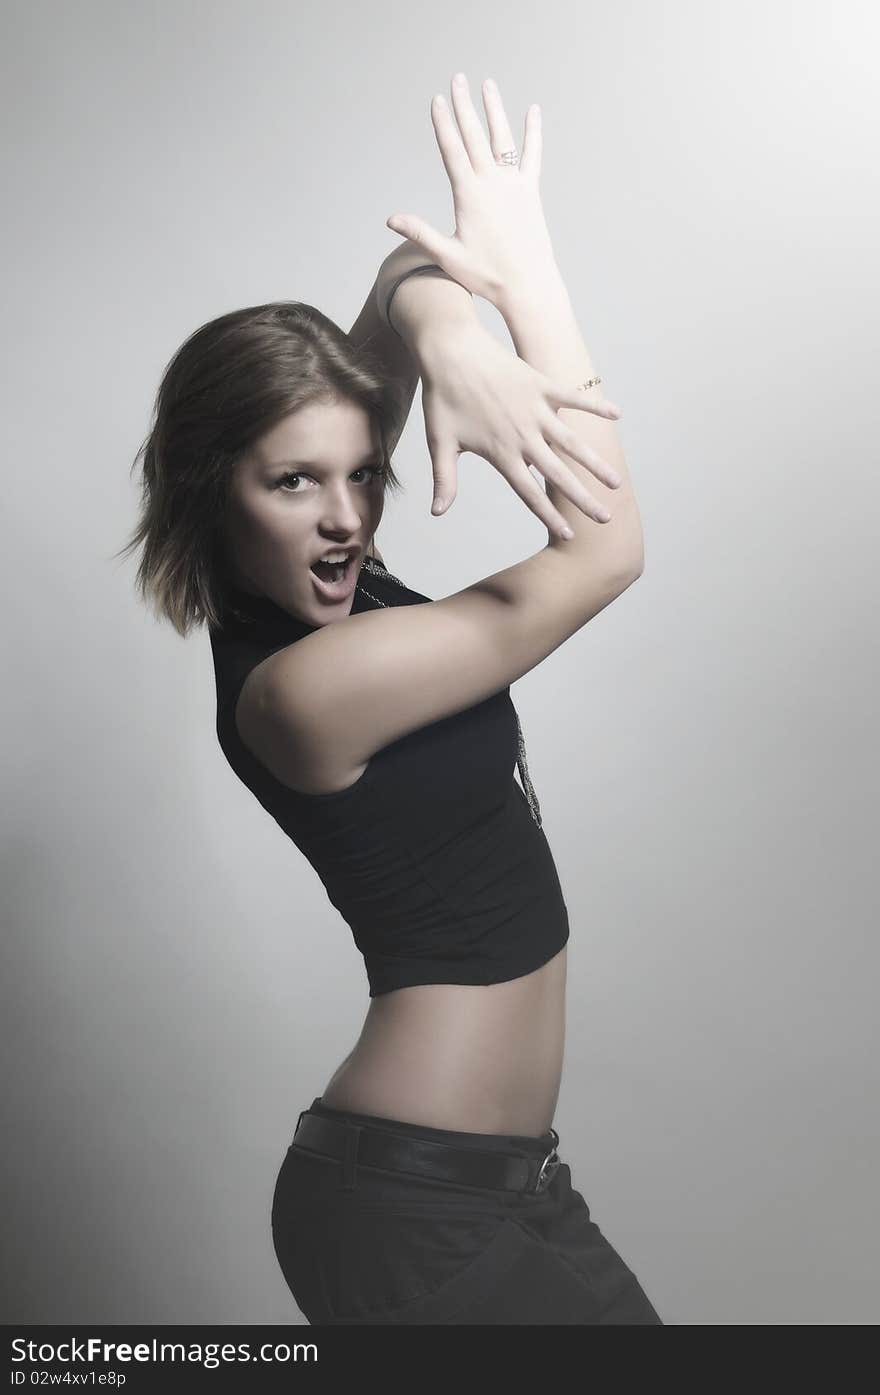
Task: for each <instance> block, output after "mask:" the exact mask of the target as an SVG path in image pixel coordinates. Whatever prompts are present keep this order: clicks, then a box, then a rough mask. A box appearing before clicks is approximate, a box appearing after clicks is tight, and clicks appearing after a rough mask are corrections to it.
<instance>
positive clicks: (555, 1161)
mask: <svg viewBox="0 0 880 1395" xmlns="http://www.w3.org/2000/svg"><path fill="white" fill-rule="evenodd" d="M550 1132H551V1133H552V1134H553V1137H554V1138H555V1139H556V1143H554V1145H553V1147H552V1148H551V1149H550V1152H549V1153H548V1154H547V1156H546V1158H545V1159H544V1161H543V1162H542V1163H541V1166H540V1169H539V1171H538V1176H537V1178H536V1180H535V1191H536V1192H541V1191H543V1190H544V1188H545V1186H547V1185H548V1184H549V1183H550V1181H551V1180H552V1178H553V1175H554V1173H555V1172H556V1169H557V1168H558V1167H559V1164H560V1161H561V1159H560V1157H559V1154H558V1152H557V1150H556V1144H557V1143H558V1142H559V1134H558V1133H557V1132H556V1130H555V1129H551V1130H550Z"/></svg>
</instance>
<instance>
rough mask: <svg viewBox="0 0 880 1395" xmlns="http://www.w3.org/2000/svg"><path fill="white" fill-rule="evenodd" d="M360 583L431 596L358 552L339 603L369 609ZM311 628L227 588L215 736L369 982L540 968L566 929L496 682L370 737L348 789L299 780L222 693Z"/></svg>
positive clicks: (375, 987)
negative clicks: (296, 854)
mask: <svg viewBox="0 0 880 1395" xmlns="http://www.w3.org/2000/svg"><path fill="white" fill-rule="evenodd" d="M367 593H371V594H367ZM373 598H378V600H379V601H381V602H382V603H383V604H385V605H387V606H394V605H419V604H425V603H427V604H430V603H431V602H430V599H429V597H427V596H422V595H420V594H419V592H417V591H411V590H410V589H409V587H407V586H403V585H401V584H399V583H395V582H394V581H389V580H388V573H387V572H385V571H384V569H381V568H380V567H379V566H378V565H377V564H371V565H370V566H369V569H368V568H367V565H366V564H365V566H364V568H363V569H362V571H361V580H359V582H358V586H357V589H356V591H355V594H354V597H353V600H352V607H351V610H352V613H353V614H357V613H358V612H360V611H364V610H375V609H378V605H377V601H376V599H373ZM316 628H317V627H316V626H313V625H309V624H307V623H306V622H305V621H303V620H299V619H297V618H296V617H294V616H292V615H290V614H289V613H288V612H287V611H285V610H283V609H282V608H281V607H280V606H277V605H276V604H275V602H274V601H272V600H270V599H269V598H268V597H265V596H260V597H253V596H250V595H248V594H247V593H245V592H243V591H240V590H238V589H237V588H236V589H231V590H230V591H229V592H228V598H227V604H226V607H225V609H224V612H223V619H222V624H221V625H220V626H212V627H211V628H210V630H209V634H210V641H211V649H212V653H213V658H214V673H215V680H216V689H217V736H218V739H219V742H220V746H221V748H222V750H223V753H224V755H225V756H226V759H227V760H228V762H229V764H230V765H231V766H232V769H233V770H234V771H235V774H236V775H237V776H238V777H239V779H240V780H242V781H243V783H244V784H245V785H246V786H247V787H248V789H249V790H251V792H252V793H253V794H254V795H255V796H256V798H257V799H258V800H259V802H260V803H261V804H262V806H263V808H264V809H266V810H267V811H268V813H270V814H271V815H272V817H273V818H274V819H275V821H276V822H277V823H278V824H279V825H280V827H281V828H282V829H283V830H284V832H285V833H286V834H287V835H288V837H289V838H291V839H292V841H293V842H294V843H295V844H296V846H297V847H298V848H299V849H300V851H301V852H302V853H303V854H304V855H305V856H306V857H307V858H308V860H309V862H310V863H311V864H312V867H313V868H314V870H315V871H316V872H317V874H318V876H319V877H320V879H321V881H322V882H323V884H324V887H325V890H326V892H327V895H328V897H329V899H330V901H331V903H332V905H333V906H335V907H336V909H337V910H338V911H339V912H340V914H341V915H342V917H343V919H344V920H345V921H346V922H347V924H348V926H349V927H350V929H351V931H352V934H353V936H354V941H355V944H356V946H357V948H358V949H359V950H360V952H361V954H362V955H363V957H364V966H365V969H366V974H367V980H368V983H369V995H370V997H371V998H374V997H376V996H378V995H379V994H381V993H388V992H391V991H392V990H393V989H395V988H405V987H410V986H412V985H414V984H422V983H470V984H490V983H503V982H506V981H507V980H509V979H514V978H519V977H521V976H522V975H524V974H528V973H531V972H532V971H533V970H535V969H538V968H540V967H541V965H542V964H545V963H547V961H548V960H549V959H552V958H553V956H554V955H556V954H557V953H558V952H559V951H560V950H561V949H562V948H563V946H564V945H565V944H566V942H567V941H568V935H569V924H568V912H567V909H566V905H565V901H564V899H563V895H562V889H561V887H560V883H559V877H558V875H557V871H556V865H555V863H554V861H553V856H552V854H551V851H550V847H549V844H548V843H547V839H546V836H545V834H544V832H543V830H542V828H541V827H540V825H539V823H537V822H536V820H535V818H533V816H532V812H531V809H530V807H529V803H528V800H527V799H526V795H525V794H524V793H523V790H522V788H521V787H520V785H519V784H518V783H517V782H516V780H515V779H514V775H513V771H514V768H515V765H516V761H517V751H518V724H517V715H516V710H515V708H514V706H513V703H512V702H511V699H510V689H509V687H506V688H504V689H502V690H501V691H500V692H498V693H496V694H494V695H493V696H492V697H490V698H487V699H486V700H485V701H483V702H479V703H477V704H476V705H475V706H473V707H469V708H467V709H465V710H464V711H462V712H457V713H454V714H453V715H452V716H449V717H444V718H442V719H441V720H440V721H436V722H431V723H430V724H429V725H427V726H424V727H420V728H419V729H418V730H416V731H412V732H408V733H407V734H406V735H404V736H403V737H401V738H400V739H399V740H397V741H393V742H392V743H391V744H390V745H388V746H385V747H383V748H382V749H381V750H379V751H377V752H376V753H375V755H373V757H372V758H371V759H370V761H369V763H368V765H367V768H366V770H365V771H364V773H363V774H362V775H361V776H360V778H359V779H358V780H356V781H355V783H354V784H353V785H349V786H348V787H347V788H346V789H342V790H335V791H332V792H330V793H324V794H306V793H303V792H300V791H297V790H293V789H291V788H290V787H289V786H287V785H284V784H282V783H281V782H280V781H279V780H277V779H276V778H275V777H274V776H273V775H272V774H271V773H270V771H269V770H268V769H267V768H266V766H264V765H263V764H262V763H261V762H260V761H259V760H257V758H256V757H255V756H254V755H252V754H251V752H250V751H249V750H248V749H247V747H246V746H245V745H244V743H243V742H242V740H241V738H240V737H239V735H238V730H237V728H236V725H235V704H236V702H237V700H238V695H239V693H240V691H241V688H242V685H243V683H244V681H245V678H246V677H247V675H248V674H249V673H250V671H251V669H253V668H254V667H256V665H257V664H258V663H260V662H261V660H263V659H265V658H267V657H268V656H269V655H270V654H272V653H274V652H275V651H276V650H277V649H281V648H283V647H284V646H286V645H288V644H291V643H294V642H295V641H296V640H297V639H301V638H302V637H303V636H304V635H306V634H311V633H312V632H313V631H314V630H315V629H316Z"/></svg>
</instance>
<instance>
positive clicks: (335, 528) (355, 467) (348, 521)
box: [225, 400, 384, 625]
mask: <svg viewBox="0 0 880 1395" xmlns="http://www.w3.org/2000/svg"><path fill="white" fill-rule="evenodd" d="M381 464H382V455H381V448H380V445H379V440H378V433H374V431H373V429H372V425H371V421H370V417H369V414H368V413H367V411H366V409H365V408H364V407H362V406H361V405H360V404H359V403H356V402H350V401H342V400H339V401H337V402H335V403H333V404H332V405H328V404H326V403H320V404H319V403H311V404H310V405H309V406H307V407H301V408H300V409H299V410H298V411H296V412H292V413H291V414H290V416H288V417H285V418H284V420H283V421H281V422H279V423H278V425H277V426H275V427H273V428H272V430H271V431H268V432H267V433H266V435H265V436H262V437H261V438H260V440H259V441H258V442H256V444H255V445H254V446H253V447H252V448H251V450H250V451H248V453H247V454H246V455H245V456H244V457H243V458H242V459H241V460H240V461H239V462H238V463H237V465H236V466H235V470H234V472H233V476H232V479H231V481H230V493H229V507H228V512H227V517H226V529H225V536H226V546H227V557H228V561H229V565H230V567H231V570H232V575H233V580H234V581H235V582H236V584H237V585H238V586H240V587H242V588H243V589H244V590H245V591H249V592H250V593H251V594H253V595H259V596H268V597H269V598H270V599H271V600H273V601H275V602H276V604H277V605H280V606H281V607H282V608H283V609H284V610H287V611H289V612H290V613H291V614H293V615H296V616H298V617H299V618H300V619H301V620H305V621H306V622H307V624H310V625H326V624H328V623H330V622H331V621H333V620H341V619H343V618H344V617H345V616H346V615H348V614H349V613H350V611H351V605H352V599H353V597H354V589H355V585H356V583H357V578H358V572H359V571H360V567H361V563H362V561H363V558H364V554H365V553H366V551H367V548H368V547H369V545H370V541H371V539H372V537H373V534H374V533H375V531H376V529H377V527H378V526H379V521H380V519H381V517H382V509H383V507H384V481H383V478H382V474H381ZM340 552H347V553H348V554H349V559H348V563H347V565H346V569H345V574H344V577H343V580H342V581H341V582H334V581H332V580H324V581H322V580H321V579H320V578H321V576H324V577H325V578H330V577H331V572H330V571H329V570H328V568H326V567H319V568H318V574H316V573H315V572H314V571H313V570H312V567H313V565H314V563H315V562H316V561H317V560H318V559H319V558H323V557H325V556H327V554H333V553H337V554H338V553H340ZM337 574H338V573H335V572H333V573H332V575H333V576H335V575H337Z"/></svg>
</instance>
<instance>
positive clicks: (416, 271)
mask: <svg viewBox="0 0 880 1395" xmlns="http://www.w3.org/2000/svg"><path fill="white" fill-rule="evenodd" d="M423 271H439V272H440V275H441V276H445V277H446V279H447V281H454V280H455V277H454V276H450V275H449V272H448V271H444V270H443V268H442V266H438V265H437V263H436V262H426V263H425V264H424V265H423V266H414V267H410V269H409V271H405V272H404V273H403V275H402V276H398V278H397V280H396V281H395V282H394V285H393V286H392V287H391V290H390V291H389V292H388V295H387V297H386V299H385V320H386V323H387V325H388V327H389V329H393V330H394V333H395V334H396V335H397V337H398V339H399V338H400V337H401V334H400V331H399V330H398V329H396V328H395V326H394V322H393V321H392V319H391V315H390V313H389V311H390V309H391V302H392V300H393V299H394V293H395V291H396V290H397V288H398V286H400V285H401V284H402V283H403V282H404V281H405V280H406V279H407V277H408V276H418V275H420V273H421V272H423ZM459 284H460V283H459V282H456V285H459ZM468 295H472V292H470V291H468Z"/></svg>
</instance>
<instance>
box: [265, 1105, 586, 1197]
mask: <svg viewBox="0 0 880 1395" xmlns="http://www.w3.org/2000/svg"><path fill="white" fill-rule="evenodd" d="M550 1133H551V1134H552V1135H553V1139H554V1143H553V1147H552V1148H551V1149H550V1151H549V1152H548V1153H547V1155H546V1156H545V1157H543V1158H529V1157H523V1156H522V1155H517V1154H515V1153H501V1152H498V1153H496V1152H492V1151H490V1150H487V1149H480V1148H454V1147H451V1146H450V1145H448V1144H446V1143H433V1142H431V1141H429V1140H428V1139H425V1138H413V1137H411V1136H410V1135H406V1134H399V1133H398V1134H395V1133H392V1132H390V1131H386V1130H385V1129H378V1128H371V1127H370V1126H369V1125H365V1124H355V1123H354V1122H352V1123H350V1124H346V1123H343V1122H342V1121H341V1120H340V1121H337V1120H336V1119H325V1118H324V1117H323V1116H322V1115H319V1114H310V1113H309V1111H308V1110H307V1109H304V1110H303V1112H302V1113H301V1114H300V1116H299V1120H298V1122H297V1126H296V1131H295V1133H294V1135H293V1144H292V1146H294V1147H296V1148H303V1149H304V1150H305V1151H306V1152H311V1153H319V1154H321V1155H322V1156H323V1157H327V1158H339V1159H341V1160H343V1161H345V1162H346V1163H347V1165H348V1166H349V1167H352V1166H353V1165H355V1164H360V1165H362V1166H364V1167H384V1168H389V1169H390V1170H391V1171H397V1172H411V1173H414V1174H415V1175H416V1176H419V1177H433V1178H436V1179H437V1180H438V1181H443V1182H463V1183H464V1184H465V1185H467V1186H471V1187H493V1188H496V1189H498V1190H502V1191H514V1192H541V1191H543V1190H544V1188H545V1187H546V1186H547V1184H548V1182H549V1181H550V1179H551V1177H552V1176H553V1174H554V1173H555V1171H556V1169H557V1168H558V1167H559V1164H560V1158H559V1154H558V1152H557V1151H556V1145H557V1144H558V1143H559V1134H558V1133H557V1132H556V1130H555V1129H551V1130H550Z"/></svg>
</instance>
